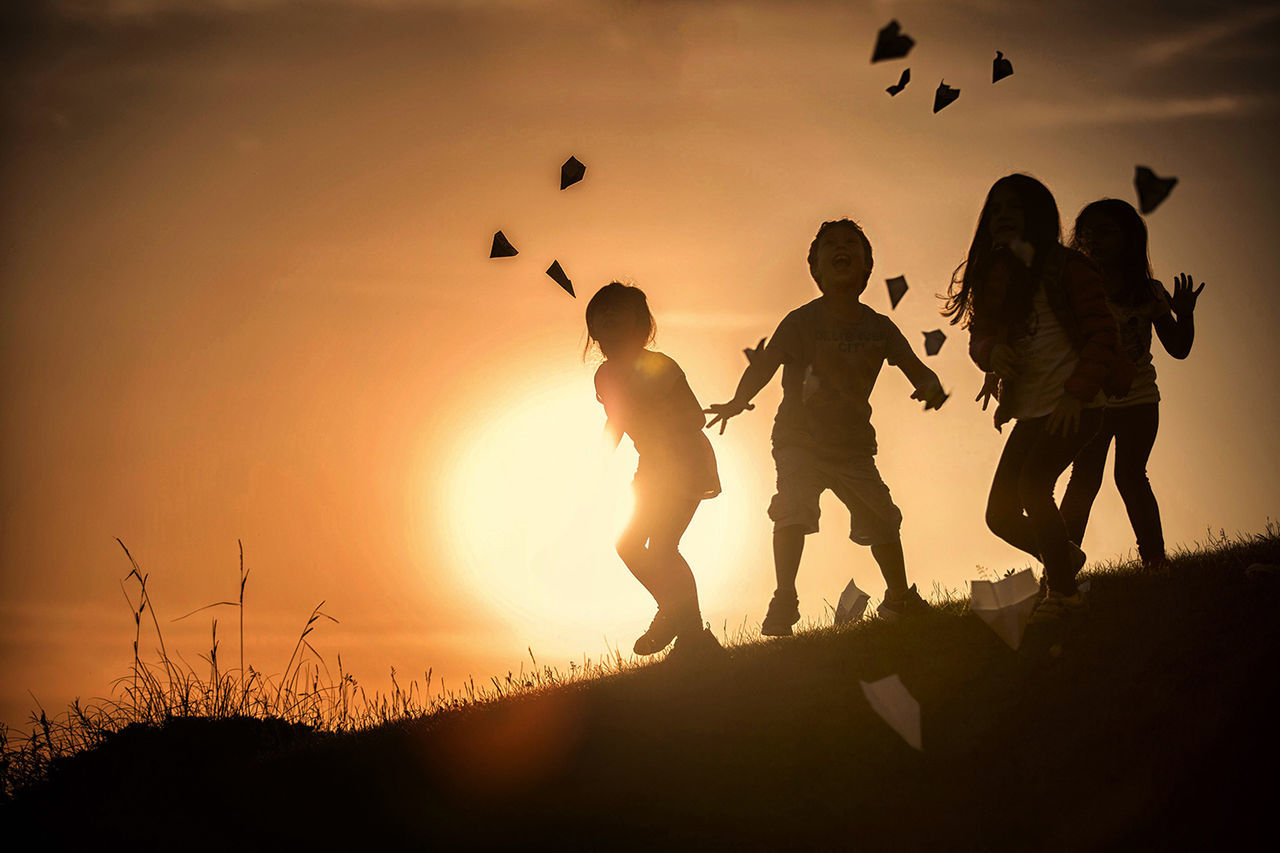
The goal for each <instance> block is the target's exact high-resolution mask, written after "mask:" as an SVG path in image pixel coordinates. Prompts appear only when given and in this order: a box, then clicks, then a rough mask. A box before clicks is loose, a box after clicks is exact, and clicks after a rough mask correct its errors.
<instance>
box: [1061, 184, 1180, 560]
mask: <svg viewBox="0 0 1280 853" xmlns="http://www.w3.org/2000/svg"><path fill="white" fill-rule="evenodd" d="M1072 245H1073V247H1074V248H1076V249H1079V250H1080V251H1082V252H1084V253H1085V255H1087V256H1088V257H1089V259H1090V260H1092V261H1093V262H1094V263H1095V264H1097V265H1098V268H1099V270H1100V271H1101V273H1102V284H1103V288H1104V289H1105V291H1106V296H1107V305H1108V306H1109V307H1110V308H1111V313H1112V314H1114V315H1115V318H1116V324H1117V325H1118V326H1119V331H1120V341H1121V344H1122V346H1123V348H1124V351H1125V353H1126V354H1127V355H1128V357H1129V359H1130V360H1131V361H1132V362H1133V364H1134V366H1135V368H1136V375H1135V377H1134V380H1133V384H1132V387H1131V388H1130V390H1129V393H1128V394H1127V395H1126V396H1124V397H1122V398H1120V399H1118V400H1108V401H1107V405H1106V408H1105V409H1104V410H1103V415H1102V428H1101V429H1099V430H1098V433H1097V435H1095V436H1094V437H1093V440H1092V441H1090V442H1089V443H1088V444H1086V445H1085V446H1084V449H1082V450H1081V451H1080V452H1079V453H1078V454H1076V458H1075V462H1074V463H1073V464H1072V466H1071V479H1070V481H1069V482H1068V483H1067V490H1066V492H1065V493H1064V494H1063V496H1062V518H1063V520H1064V521H1066V524H1067V535H1068V536H1069V537H1070V538H1071V541H1073V542H1074V543H1076V545H1081V544H1083V541H1084V531H1085V527H1086V526H1087V525H1088V523H1089V510H1090V509H1091V508H1092V507H1093V499H1094V498H1095V497H1097V495H1098V489H1099V488H1100V487H1101V486H1102V475H1103V471H1104V470H1105V469H1106V465H1107V454H1108V452H1109V451H1110V449H1111V441H1112V439H1114V440H1115V444H1116V462H1115V480H1116V488H1117V489H1119V491H1120V497H1121V498H1122V499H1123V500H1124V506H1125V510H1126V511H1127V512H1128V514H1129V522H1130V524H1132V526H1133V532H1134V535H1135V536H1136V538H1137V540H1138V556H1139V557H1140V558H1141V559H1142V565H1143V566H1144V567H1145V568H1146V569H1147V570H1149V571H1157V572H1159V571H1165V570H1167V568H1168V562H1169V561H1168V558H1167V557H1166V556H1165V552H1164V532H1163V530H1162V529H1161V525H1160V507H1159V505H1158V504H1157V503H1156V496H1155V493H1154V492H1152V491H1151V482H1150V481H1149V480H1148V479H1147V460H1148V459H1149V458H1150V457H1151V448H1152V447H1153V446H1154V445H1155V440H1156V430H1157V428H1158V427H1159V424H1160V390H1159V388H1158V387H1157V386H1156V369H1155V366H1154V365H1153V364H1152V361H1151V329H1152V327H1154V328H1155V331H1156V334H1157V335H1159V337H1160V343H1161V344H1163V345H1164V348H1165V350H1166V351H1167V352H1168V353H1169V354H1170V355H1172V356H1173V357H1174V358H1178V359H1182V358H1186V357H1187V355H1188V354H1189V353H1190V352H1191V344H1192V342H1193V341H1194V340H1195V324H1194V322H1193V320H1192V314H1193V312H1194V311H1195V307H1196V300H1197V299H1198V298H1199V296H1200V292H1201V291H1203V290H1204V285H1203V284H1201V285H1200V287H1199V288H1196V289H1194V290H1193V289H1192V288H1193V280H1192V278H1191V277H1190V276H1188V275H1187V274H1185V273H1183V274H1181V275H1179V276H1178V277H1177V278H1176V279H1174V287H1173V296H1172V297H1170V296H1169V293H1168V291H1166V290H1165V289H1164V285H1162V284H1161V283H1160V282H1158V281H1156V280H1155V279H1153V278H1152V277H1151V261H1150V260H1149V259H1148V255H1147V226H1146V225H1145V224H1144V223H1143V221H1142V217H1141V216H1139V215H1138V211H1136V210H1134V209H1133V206H1132V205H1130V204H1129V203H1128V202H1126V201H1121V200H1120V199H1116V198H1106V199H1102V200H1100V201H1095V202H1093V203H1092V204H1090V205H1088V206H1086V207H1085V209H1084V210H1082V211H1080V215H1079V216H1078V217H1076V225H1075V230H1074V234H1073V237H1072Z"/></svg>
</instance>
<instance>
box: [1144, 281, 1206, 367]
mask: <svg viewBox="0 0 1280 853" xmlns="http://www.w3.org/2000/svg"><path fill="white" fill-rule="evenodd" d="M1194 284H1195V279H1193V278H1192V277H1191V276H1189V275H1187V274H1186V273H1182V274H1181V275H1179V276H1178V277H1177V278H1175V279H1174V280H1173V299H1172V300H1171V303H1172V307H1173V312H1172V313H1171V314H1165V315H1164V316H1163V317H1157V318H1156V320H1155V322H1154V324H1153V325H1154V326H1155V330H1156V335H1157V336H1159V338H1160V343H1162V344H1164V348H1165V351H1166V352H1167V353H1169V355H1171V356H1173V357H1174V358H1186V357H1187V356H1188V355H1190V353H1191V345H1192V343H1194V342H1195V338H1196V327H1195V321H1194V320H1193V319H1192V312H1194V311H1195V310H1196V300H1197V299H1199V298H1200V291H1202V290H1204V284H1203V283H1201V285H1200V287H1198V288H1196V289H1195V290H1192V286H1193V285H1194Z"/></svg>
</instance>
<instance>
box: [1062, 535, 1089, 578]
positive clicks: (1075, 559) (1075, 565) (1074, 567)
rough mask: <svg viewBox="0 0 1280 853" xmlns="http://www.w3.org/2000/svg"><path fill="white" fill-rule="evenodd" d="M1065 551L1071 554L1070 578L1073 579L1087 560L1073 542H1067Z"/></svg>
mask: <svg viewBox="0 0 1280 853" xmlns="http://www.w3.org/2000/svg"><path fill="white" fill-rule="evenodd" d="M1067 550H1068V551H1070V552H1071V576H1072V577H1075V576H1076V575H1078V574H1080V570H1081V569H1083V568H1084V564H1085V561H1086V560H1087V559H1088V558H1087V557H1086V556H1085V555H1084V551H1081V550H1080V546H1079V545H1077V544H1076V543H1074V542H1067Z"/></svg>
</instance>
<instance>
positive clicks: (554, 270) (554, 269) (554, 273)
mask: <svg viewBox="0 0 1280 853" xmlns="http://www.w3.org/2000/svg"><path fill="white" fill-rule="evenodd" d="M547 275H549V276H551V280H552V281H554V282H555V283H556V284H558V285H560V286H561V287H563V288H564V290H565V292H566V293H568V294H569V295H570V296H572V297H573V298H575V299H577V298H578V294H576V293H574V292H573V282H571V281H569V276H567V275H565V274H564V269H562V268H561V266H560V262H559V261H552V262H551V266H549V267H547Z"/></svg>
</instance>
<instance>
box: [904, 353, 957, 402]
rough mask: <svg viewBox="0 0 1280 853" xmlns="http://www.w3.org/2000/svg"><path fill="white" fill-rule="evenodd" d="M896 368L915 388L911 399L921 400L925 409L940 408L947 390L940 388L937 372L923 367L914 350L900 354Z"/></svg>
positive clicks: (945, 399) (940, 383) (945, 397)
mask: <svg viewBox="0 0 1280 853" xmlns="http://www.w3.org/2000/svg"><path fill="white" fill-rule="evenodd" d="M898 369H899V370H901V371H902V373H903V375H904V376H906V377H907V379H908V381H910V382H911V384H912V386H913V387H914V388H915V391H914V392H913V393H912V395H911V399H913V400H923V401H924V407H925V409H926V410H928V409H940V408H942V404H943V403H945V402H946V401H947V392H945V391H943V390H942V380H940V379H939V378H938V374H936V373H934V372H933V371H932V370H930V369H929V368H927V367H925V366H924V362H922V361H921V360H920V359H919V357H918V356H916V354H915V353H914V352H911V353H908V354H904V355H903V356H902V358H901V360H900V361H899V363H898Z"/></svg>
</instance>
